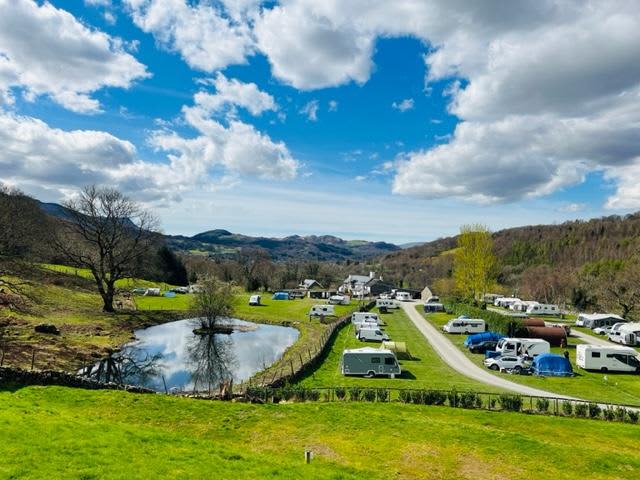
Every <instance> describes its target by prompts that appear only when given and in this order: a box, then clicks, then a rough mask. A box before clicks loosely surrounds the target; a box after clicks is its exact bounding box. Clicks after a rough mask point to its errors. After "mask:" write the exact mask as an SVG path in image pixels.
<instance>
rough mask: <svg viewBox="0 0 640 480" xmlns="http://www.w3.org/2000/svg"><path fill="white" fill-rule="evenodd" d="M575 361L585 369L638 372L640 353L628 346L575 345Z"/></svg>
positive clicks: (639, 370)
mask: <svg viewBox="0 0 640 480" xmlns="http://www.w3.org/2000/svg"><path fill="white" fill-rule="evenodd" d="M576 363H577V364H578V366H579V367H580V368H584V369H585V370H600V371H601V372H634V373H640V353H638V351H637V350H635V349H633V348H630V347H618V346H613V345H612V346H610V347H609V346H599V345H585V344H581V345H576Z"/></svg>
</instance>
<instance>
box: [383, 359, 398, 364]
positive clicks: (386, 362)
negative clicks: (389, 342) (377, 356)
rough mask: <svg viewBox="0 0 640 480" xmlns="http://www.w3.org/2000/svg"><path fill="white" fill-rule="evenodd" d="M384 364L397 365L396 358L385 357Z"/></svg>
mask: <svg viewBox="0 0 640 480" xmlns="http://www.w3.org/2000/svg"><path fill="white" fill-rule="evenodd" d="M384 364H385V365H395V364H396V361H395V359H394V358H393V357H385V359H384Z"/></svg>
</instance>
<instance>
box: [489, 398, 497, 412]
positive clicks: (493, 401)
mask: <svg viewBox="0 0 640 480" xmlns="http://www.w3.org/2000/svg"><path fill="white" fill-rule="evenodd" d="M496 401H497V398H495V397H490V398H489V403H488V406H489V409H490V410H493V409H494V408H496Z"/></svg>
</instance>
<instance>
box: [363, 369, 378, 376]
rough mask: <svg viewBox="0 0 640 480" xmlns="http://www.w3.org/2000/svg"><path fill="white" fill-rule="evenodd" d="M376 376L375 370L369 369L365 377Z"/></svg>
mask: <svg viewBox="0 0 640 480" xmlns="http://www.w3.org/2000/svg"><path fill="white" fill-rule="evenodd" d="M375 376H376V372H373V371H371V370H369V371H368V372H367V374H366V375H365V377H367V378H373V377H375Z"/></svg>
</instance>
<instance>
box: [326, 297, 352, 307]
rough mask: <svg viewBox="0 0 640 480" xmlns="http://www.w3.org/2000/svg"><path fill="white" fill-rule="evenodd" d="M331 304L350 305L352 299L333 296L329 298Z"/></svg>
mask: <svg viewBox="0 0 640 480" xmlns="http://www.w3.org/2000/svg"><path fill="white" fill-rule="evenodd" d="M329 303H330V304H331V305H349V304H350V303H351V298H350V297H349V296H348V295H331V296H330V297H329Z"/></svg>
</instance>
